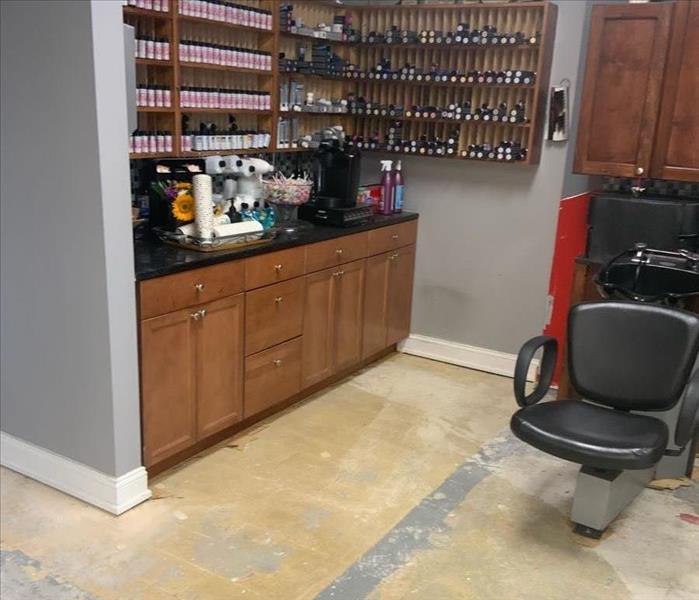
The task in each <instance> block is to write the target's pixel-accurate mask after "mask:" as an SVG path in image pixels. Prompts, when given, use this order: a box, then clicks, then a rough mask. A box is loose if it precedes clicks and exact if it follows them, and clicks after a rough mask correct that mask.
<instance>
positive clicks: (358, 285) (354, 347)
mask: <svg viewBox="0 0 699 600" xmlns="http://www.w3.org/2000/svg"><path fill="white" fill-rule="evenodd" d="M333 279H334V285H335V293H334V294H333V295H334V297H335V311H334V326H333V350H334V364H333V367H334V369H335V370H341V369H344V368H347V367H350V366H352V365H353V364H356V363H358V362H359V361H360V360H361V358H362V316H363V306H364V261H363V260H357V261H355V262H351V263H348V264H346V265H342V266H341V267H340V268H339V269H338V270H337V271H336V275H334V277H333Z"/></svg>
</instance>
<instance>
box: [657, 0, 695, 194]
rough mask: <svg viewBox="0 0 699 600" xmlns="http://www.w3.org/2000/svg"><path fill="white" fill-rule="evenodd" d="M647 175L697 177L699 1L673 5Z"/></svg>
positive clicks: (685, 179) (687, 1)
mask: <svg viewBox="0 0 699 600" xmlns="http://www.w3.org/2000/svg"><path fill="white" fill-rule="evenodd" d="M651 176H652V177H657V178H659V179H678V180H681V181H699V2H697V1H696V0H692V1H691V2H690V0H682V1H681V2H678V3H677V5H676V7H675V17H674V19H673V27H672V38H671V40H670V51H669V54H668V59H667V67H666V73H665V83H664V85H663V98H662V104H661V107H660V120H659V122H658V134H657V143H656V147H655V149H654V154H653V166H652V169H651Z"/></svg>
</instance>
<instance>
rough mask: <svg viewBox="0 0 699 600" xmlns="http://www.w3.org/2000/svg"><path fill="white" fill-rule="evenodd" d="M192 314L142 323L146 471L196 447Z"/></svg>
mask: <svg viewBox="0 0 699 600" xmlns="http://www.w3.org/2000/svg"><path fill="white" fill-rule="evenodd" d="M191 313H192V311H191V310H180V311H177V312H173V313H170V314H167V315H163V316H161V317H155V318H152V319H146V320H145V321H143V322H142V323H141V397H142V403H141V421H142V427H143V462H144V464H145V465H146V466H147V467H148V466H150V465H152V464H154V463H157V462H159V461H161V460H163V459H165V458H167V457H169V456H171V455H173V454H175V453H176V452H178V451H180V450H183V449H185V448H187V447H188V446H191V445H192V444H193V443H194V442H195V441H196V435H197V433H196V402H195V376H196V374H195V366H194V353H195V351H194V346H195V340H194V330H193V327H192V317H191Z"/></svg>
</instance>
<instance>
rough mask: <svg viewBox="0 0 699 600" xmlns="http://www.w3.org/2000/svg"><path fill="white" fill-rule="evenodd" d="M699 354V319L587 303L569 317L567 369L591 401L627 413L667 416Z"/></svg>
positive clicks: (663, 310)
mask: <svg viewBox="0 0 699 600" xmlns="http://www.w3.org/2000/svg"><path fill="white" fill-rule="evenodd" d="M698 351H699V316H697V315H695V314H693V313H690V312H687V311H683V310H679V309H674V308H667V307H664V306H657V305H651V304H642V303H639V302H614V301H610V302H587V303H583V304H578V305H576V306H573V307H572V308H571V309H570V313H569V315H568V365H569V370H570V379H571V382H572V384H573V386H574V387H575V389H576V390H577V391H578V392H579V393H580V394H581V395H582V396H583V397H585V398H587V399H588V400H592V401H593V402H598V403H600V404H604V405H606V406H611V407H614V408H619V409H622V410H667V409H669V408H671V407H672V406H674V404H675V403H676V402H677V401H678V400H679V398H680V396H681V395H682V391H683V390H684V387H685V385H686V383H687V381H688V379H689V376H690V374H691V371H692V368H693V366H694V363H695V361H696V358H697V352H698Z"/></svg>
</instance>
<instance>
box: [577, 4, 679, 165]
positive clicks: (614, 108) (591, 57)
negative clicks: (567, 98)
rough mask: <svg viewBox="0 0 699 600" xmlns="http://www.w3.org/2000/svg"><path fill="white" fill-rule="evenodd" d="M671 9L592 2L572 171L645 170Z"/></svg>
mask: <svg viewBox="0 0 699 600" xmlns="http://www.w3.org/2000/svg"><path fill="white" fill-rule="evenodd" d="M673 9H674V4H673V3H652V4H614V5H597V6H594V7H593V9H592V23H591V27H590V38H589V42H588V51H587V66H586V70H585V82H584V85H583V93H582V104H581V109H580V120H579V124H578V141H577V148H576V154H575V167H574V171H576V172H578V173H588V174H597V175H615V176H621V177H633V176H638V175H644V176H647V175H648V173H649V171H650V166H651V155H652V150H653V145H654V139H655V129H656V124H657V120H658V113H659V109H660V96H661V92H662V85H663V72H664V68H665V59H666V55H667V49H668V43H669V34H670V22H671V17H672V12H673Z"/></svg>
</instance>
